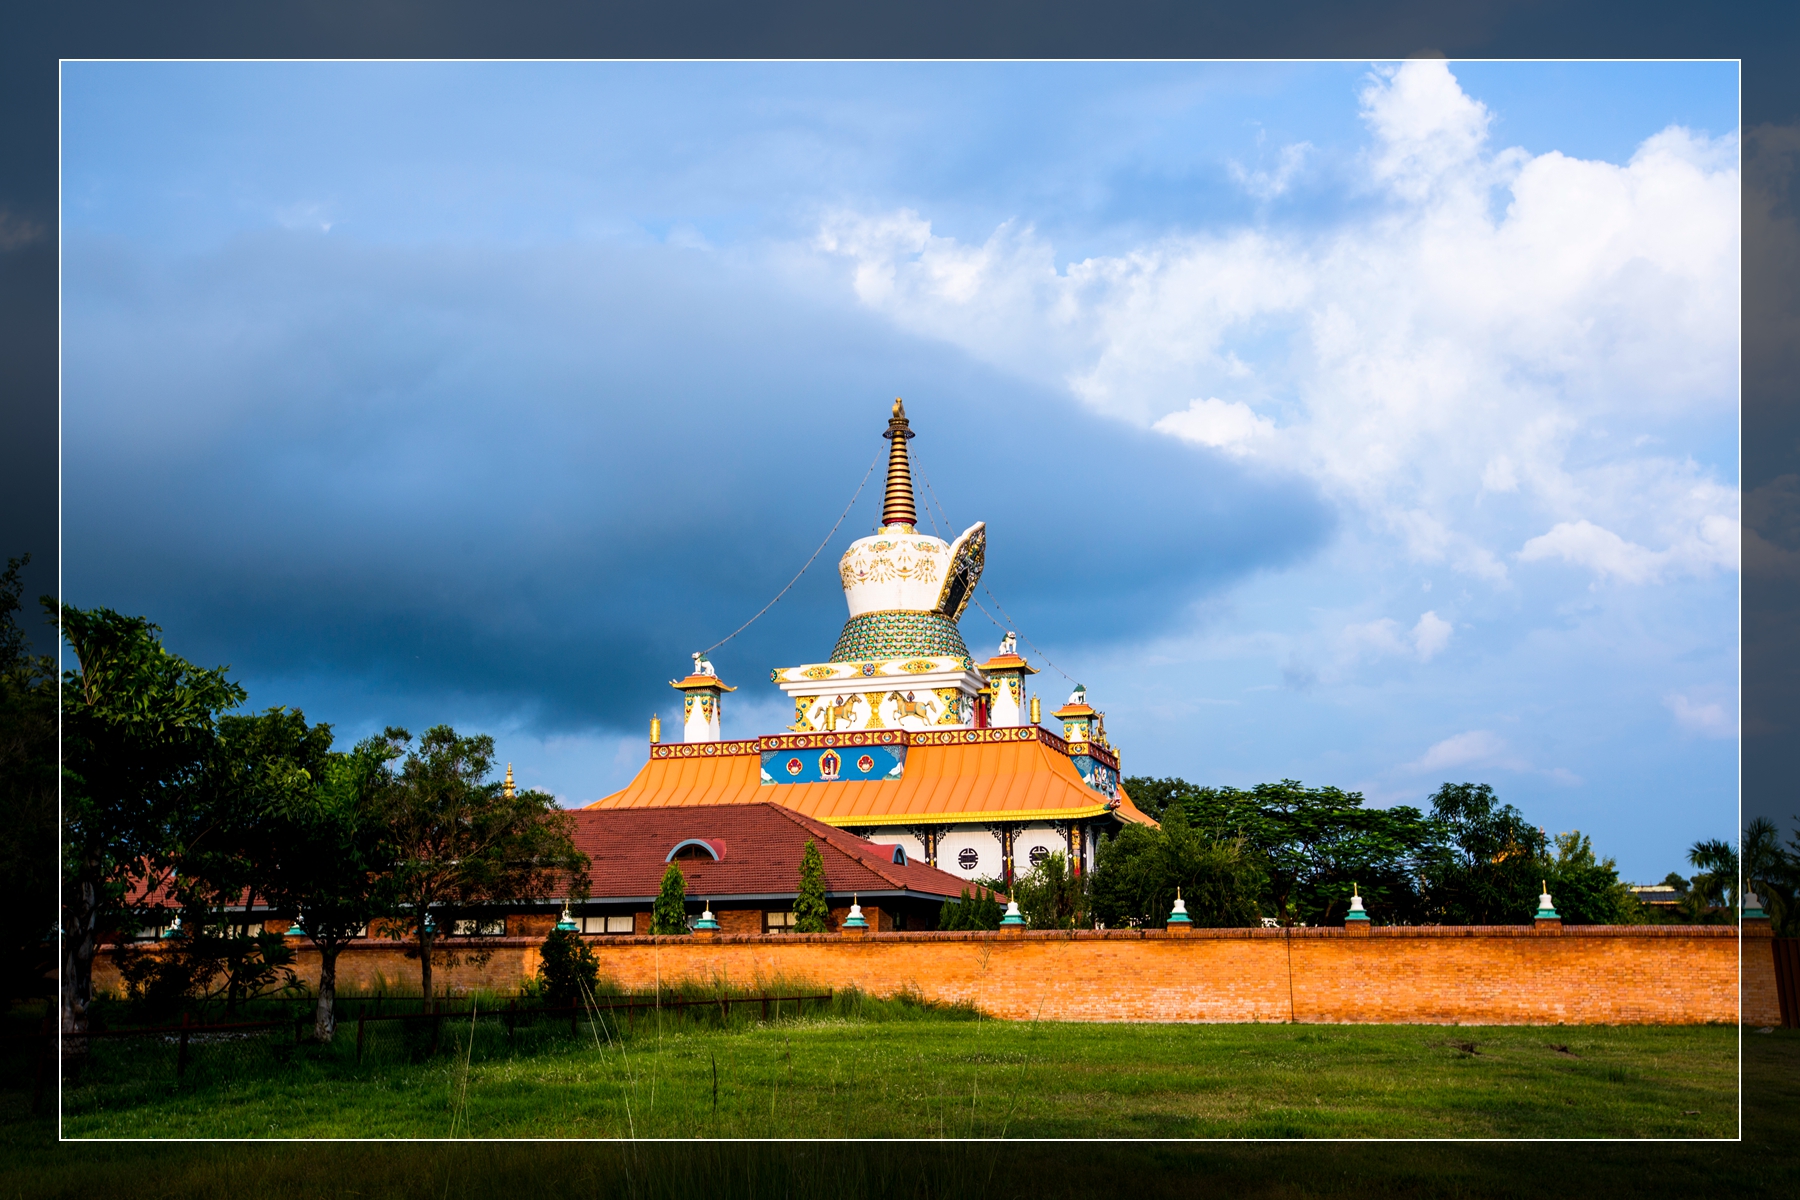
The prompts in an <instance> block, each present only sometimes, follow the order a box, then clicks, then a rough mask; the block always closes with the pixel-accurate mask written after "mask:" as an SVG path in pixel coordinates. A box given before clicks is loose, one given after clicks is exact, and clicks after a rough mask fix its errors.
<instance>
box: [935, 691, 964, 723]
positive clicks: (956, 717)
mask: <svg viewBox="0 0 1800 1200" xmlns="http://www.w3.org/2000/svg"><path fill="white" fill-rule="evenodd" d="M937 695H938V699H939V700H940V701H942V703H943V705H944V715H943V716H941V717H939V718H938V719H937V723H938V724H939V725H960V724H962V693H961V692H959V691H957V690H956V689H955V688H938V689H937Z"/></svg>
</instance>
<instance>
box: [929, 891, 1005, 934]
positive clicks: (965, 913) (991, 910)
mask: <svg viewBox="0 0 1800 1200" xmlns="http://www.w3.org/2000/svg"><path fill="white" fill-rule="evenodd" d="M1005 915H1006V910H1005V909H1004V908H1002V907H1001V905H1000V900H999V898H998V897H997V896H996V895H995V894H994V891H993V889H992V888H989V887H986V886H978V887H977V888H976V889H975V894H974V895H973V896H971V895H969V889H968V888H964V889H963V890H962V898H961V899H958V900H951V901H949V902H947V903H946V904H945V905H944V906H943V907H942V908H940V909H939V910H938V928H939V929H998V928H1000V918H1001V917H1004V916H1005Z"/></svg>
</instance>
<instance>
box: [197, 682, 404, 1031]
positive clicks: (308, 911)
mask: <svg viewBox="0 0 1800 1200" xmlns="http://www.w3.org/2000/svg"><path fill="white" fill-rule="evenodd" d="M398 733H400V731H398V730H390V731H389V733H388V734H386V735H383V736H381V737H375V738H369V739H367V740H365V741H364V742H362V743H361V744H359V745H358V746H357V747H356V748H355V749H354V750H352V751H350V752H349V753H339V752H335V751H333V750H332V749H331V741H332V737H331V726H329V725H324V724H319V725H308V724H307V721H306V717H305V715H304V714H302V713H301V712H299V711H298V710H290V709H283V708H272V709H270V710H269V711H267V712H265V713H260V714H257V715H255V716H228V717H224V718H222V719H221V720H220V722H219V747H218V753H217V755H216V758H215V761H214V764H213V767H212V769H210V770H209V771H208V775H207V793H208V800H209V806H208V807H209V808H211V809H212V810H213V812H214V813H216V816H214V818H213V819H214V821H215V823H216V827H215V829H214V831H213V832H212V834H211V836H210V837H209V838H206V839H196V841H195V843H194V844H193V845H192V846H191V847H190V851H189V854H188V857H187V859H186V860H185V863H184V867H183V870H182V872H181V877H182V879H183V880H184V881H186V886H187V887H188V888H189V889H190V890H191V889H194V888H196V887H197V886H198V885H199V883H200V882H201V881H204V882H205V883H206V884H207V885H208V886H209V887H210V890H211V892H212V893H213V898H214V899H215V901H216V902H219V903H237V902H238V901H237V899H236V898H237V897H241V896H247V895H253V896H257V897H260V898H261V899H262V900H264V901H266V902H267V903H268V904H269V906H270V907H271V908H272V909H273V910H274V911H276V912H277V913H280V914H282V915H285V916H287V917H290V918H296V917H297V918H299V919H300V921H301V925H302V927H303V928H304V929H305V930H306V934H307V936H308V938H309V939H310V940H311V942H312V944H313V945H314V946H315V947H316V948H317V949H318V951H319V957H320V970H319V987H318V992H317V997H316V1003H315V1009H314V1015H313V1035H314V1037H315V1038H317V1039H318V1040H319V1041H321V1042H329V1041H330V1040H331V1039H332V1037H333V1035H334V1033H335V1031H336V1028H337V1016H336V998H337V961H338V956H339V954H340V953H341V952H342V951H343V948H344V947H345V946H346V945H348V944H349V943H350V941H351V940H352V939H353V938H355V937H356V936H357V935H358V934H359V933H360V932H361V931H362V930H363V929H364V928H365V927H366V926H367V925H368V924H369V923H370V922H371V921H372V920H374V919H375V918H376V917H377V916H380V915H383V899H384V891H383V889H384V886H385V880H386V879H387V878H388V877H389V876H390V875H391V874H392V871H393V867H394V855H393V847H392V842H391V839H390V838H389V835H388V825H387V822H388V818H389V815H390V814H389V807H390V805H391V803H392V801H393V797H394V785H395V778H394V773H393V770H392V768H391V763H392V762H393V761H394V760H395V759H397V758H398V757H399V756H400V754H401V752H402V747H403V746H404V738H403V737H395V736H393V735H395V734H398Z"/></svg>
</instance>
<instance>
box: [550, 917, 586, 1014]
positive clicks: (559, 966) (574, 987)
mask: <svg viewBox="0 0 1800 1200" xmlns="http://www.w3.org/2000/svg"><path fill="white" fill-rule="evenodd" d="M539 953H540V954H541V955H542V956H543V958H542V961H541V962H539V963H538V982H539V986H540V988H541V991H540V992H539V994H540V995H541V996H542V997H543V999H544V1002H545V1003H546V1004H549V1005H551V1006H553V1007H560V1006H562V1005H565V1004H580V1003H581V1002H582V1001H584V1000H586V999H589V998H591V997H592V996H593V994H594V991H595V989H596V988H598V987H599V985H600V962H599V960H598V959H596V958H595V957H594V951H593V949H592V947H590V946H589V945H588V944H587V943H586V942H584V941H582V940H581V935H580V934H577V933H574V932H572V931H570V930H567V929H552V930H551V931H550V936H549V937H547V938H545V939H544V944H543V946H541V947H540V948H539Z"/></svg>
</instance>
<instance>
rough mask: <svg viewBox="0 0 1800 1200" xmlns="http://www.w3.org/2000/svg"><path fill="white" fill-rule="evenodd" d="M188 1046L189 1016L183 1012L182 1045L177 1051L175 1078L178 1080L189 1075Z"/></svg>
mask: <svg viewBox="0 0 1800 1200" xmlns="http://www.w3.org/2000/svg"><path fill="white" fill-rule="evenodd" d="M187 1046H188V1015H187V1013H185V1012H183V1013H182V1014H181V1045H180V1047H179V1048H178V1049H177V1050H176V1051H175V1077H176V1078H177V1079H179V1078H181V1077H182V1076H183V1075H186V1074H187V1058H188V1051H187Z"/></svg>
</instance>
